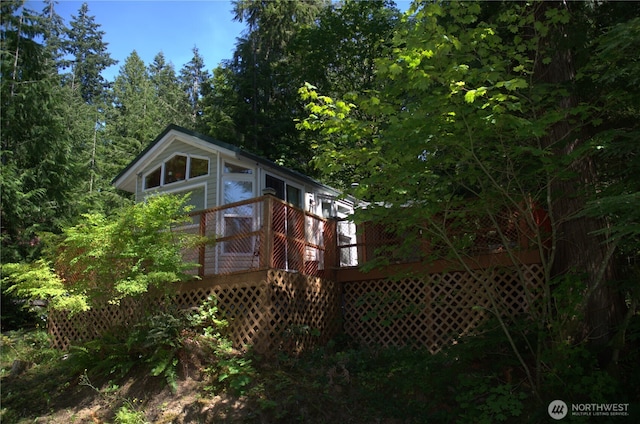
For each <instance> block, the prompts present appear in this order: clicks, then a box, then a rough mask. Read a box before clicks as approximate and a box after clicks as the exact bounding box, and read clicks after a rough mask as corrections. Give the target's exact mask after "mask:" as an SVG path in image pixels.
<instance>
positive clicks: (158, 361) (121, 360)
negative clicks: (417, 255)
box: [2, 300, 639, 424]
mask: <svg viewBox="0 0 640 424" xmlns="http://www.w3.org/2000/svg"><path fill="white" fill-rule="evenodd" d="M218 317H219V313H218V310H217V307H216V304H215V301H213V300H210V301H209V302H207V303H206V305H204V306H203V307H201V308H199V309H197V310H192V311H187V312H184V311H169V310H165V311H164V312H162V313H157V314H154V315H151V316H149V317H148V318H147V319H146V320H144V321H142V322H140V324H138V325H137V326H135V327H134V329H133V331H129V332H128V333H126V332H121V334H118V333H112V334H110V335H109V336H108V337H105V338H102V339H100V340H96V341H93V342H90V343H87V344H85V345H83V346H78V347H76V348H75V349H73V350H72V351H71V352H70V353H68V354H65V353H64V352H60V351H56V350H53V349H49V348H48V339H47V337H46V334H45V333H44V332H33V333H24V332H22V333H20V332H18V333H10V334H5V335H3V336H2V378H3V381H2V383H3V391H2V422H8V423H10V422H16V423H26V422H33V420H34V419H35V418H36V417H38V416H46V415H50V414H52V413H53V412H52V411H55V408H56V407H57V406H56V398H62V397H64V396H66V394H67V393H68V392H69V390H72V389H74V387H75V388H78V387H85V388H89V393H93V395H94V396H96V397H97V398H98V399H101V400H102V401H103V404H105V405H111V409H110V411H109V412H105V415H104V417H106V418H107V422H113V423H146V422H156V421H154V420H153V419H152V418H151V417H152V416H153V417H156V418H157V416H158V415H157V412H158V411H157V409H158V406H157V405H156V406H153V407H152V405H153V402H152V400H153V399H151V398H145V399H138V398H135V397H132V396H131V395H129V394H127V392H123V390H122V389H123V381H124V379H125V378H127V377H129V378H130V377H131V376H132V375H133V376H135V378H141V376H142V377H144V376H148V377H149V378H153V379H155V380H154V381H156V382H161V383H162V384H164V385H165V386H168V387H171V388H172V390H174V391H175V390H176V388H179V387H180V384H182V383H183V382H184V381H185V380H186V379H187V378H192V377H194V376H196V379H197V381H198V383H199V384H198V385H197V390H198V393H197V395H196V396H195V399H196V401H195V402H196V404H195V405H196V406H197V405H200V404H202V405H204V404H205V403H206V402H209V401H211V400H213V399H221V400H220V402H223V401H224V402H225V405H223V406H224V408H226V410H229V408H231V409H234V408H235V409H236V414H235V415H229V414H226V415H225V414H221V415H216V416H215V419H214V418H212V416H211V415H209V416H204V415H203V416H200V417H199V416H198V415H197V413H198V412H197V410H199V409H198V408H195V406H193V405H194V404H193V402H194V401H193V400H192V401H191V402H192V404H191V408H194V409H193V410H194V411H196V412H194V414H196V415H190V416H189V417H188V418H189V419H194V420H196V421H198V420H200V422H212V420H213V421H214V422H246V423H258V422H260V423H279V422H306V423H334V422H341V423H355V424H364V423H371V422H380V423H399V422H401V423H423V422H434V423H466V422H476V423H503V422H504V423H511V422H531V423H538V422H540V423H542V422H547V421H548V419H549V416H548V414H547V411H546V407H547V405H548V402H549V401H550V400H552V399H555V398H561V399H565V400H566V401H567V402H632V403H633V402H637V400H638V391H637V387H635V388H634V387H633V384H634V383H635V382H637V381H638V377H639V376H638V370H637V367H634V365H633V362H634V360H635V359H637V353H634V351H629V352H628V355H625V356H624V357H623V358H621V359H622V360H621V361H620V366H621V369H622V370H623V371H624V372H625V375H624V376H622V377H619V378H615V375H612V373H610V372H607V371H606V370H602V369H599V367H598V365H597V360H596V355H595V354H594V353H593V352H590V351H589V350H587V349H586V348H585V347H584V346H582V345H574V346H570V345H566V346H553V350H551V349H549V351H548V352H545V353H544V358H543V363H544V364H545V366H546V371H545V373H544V375H543V388H544V390H545V393H544V396H545V397H544V398H543V399H542V400H539V399H537V397H536V396H535V395H534V393H533V391H532V388H531V387H529V386H528V384H527V379H526V377H525V375H524V373H523V372H522V370H521V369H520V368H519V365H520V364H519V362H518V361H517V360H515V359H514V358H513V355H510V351H509V349H510V346H509V345H508V343H506V341H505V340H504V338H503V337H502V336H501V333H500V331H499V329H498V328H497V327H496V326H492V323H487V325H485V326H484V327H483V328H480V329H478V331H477V332H476V334H475V335H474V336H473V337H467V338H464V339H459V340H457V341H456V343H454V344H452V345H451V346H449V347H447V348H446V349H443V350H442V351H440V352H437V353H431V352H428V351H426V350H422V349H417V348H412V347H404V348H388V349H375V348H366V347H363V346H357V345H355V344H354V343H353V342H351V341H349V340H347V339H340V340H335V341H332V342H330V343H329V344H327V345H326V346H323V347H320V348H317V349H315V350H314V351H312V352H308V353H305V354H302V355H299V356H292V355H287V354H285V353H281V354H279V355H277V356H275V357H270V358H263V357H259V356H257V355H255V354H252V353H251V352H248V353H247V352H239V351H236V350H234V349H233V348H232V347H231V344H230V342H229V341H228V339H226V338H225V337H224V332H225V329H226V322H225V321H224V320H221V319H219V318H218ZM514 326H517V323H514ZM514 328H516V327H514ZM525 336H526V333H524V332H523V333H522V334H521V336H520V337H521V338H524V337H525ZM515 342H516V343H524V341H523V340H519V339H516V340H515ZM532 356H533V355H532V354H529V355H528V356H527V358H526V359H527V360H529V361H532V360H533V357H532ZM16 358H21V360H24V361H25V362H26V363H28V367H27V369H26V370H25V371H23V372H22V373H21V374H20V375H19V376H17V377H16V376H12V371H11V368H12V365H13V363H14V361H15V359H16ZM142 393H146V392H145V391H144V390H143V391H142ZM148 393H150V394H149V396H150V397H152V396H153V395H152V394H151V393H153V392H152V391H151V390H149V391H148ZM181 395H183V393H181ZM221 396H222V397H221ZM547 398H548V399H547ZM34 401H35V402H37V405H40V406H41V407H40V406H39V407H33V406H32V405H33V404H34V403H33V402H34ZM198 402H199V403H198ZM152 408H155V409H156V410H155V413H156V415H153V414H152V412H153V411H152V410H151V409H152ZM185 408H188V407H187V406H185ZM200 409H203V408H200ZM104 417H103V418H104ZM221 417H222V418H221ZM224 417H226V418H224ZM176 419H177V418H176ZM184 419H185V420H186V419H187V417H185V418H184ZM21 420H22V421H21ZM574 421H575V420H574ZM601 421H602V422H603V423H605V422H607V421H606V420H604V419H603V420H601ZM171 422H187V421H171Z"/></svg>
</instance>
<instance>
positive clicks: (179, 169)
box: [164, 155, 187, 184]
mask: <svg viewBox="0 0 640 424" xmlns="http://www.w3.org/2000/svg"><path fill="white" fill-rule="evenodd" d="M186 177H187V157H186V156H182V155H176V156H174V157H172V158H171V159H169V160H168V161H166V162H165V163H164V183H165V184H170V183H175V182H176V181H183V180H184V179H185V178H186Z"/></svg>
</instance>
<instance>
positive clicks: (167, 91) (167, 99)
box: [149, 52, 190, 126]
mask: <svg viewBox="0 0 640 424" xmlns="http://www.w3.org/2000/svg"><path fill="white" fill-rule="evenodd" d="M149 77H150V79H151V83H152V85H153V88H154V90H155V93H156V102H157V105H158V108H159V117H160V120H161V123H162V124H161V125H163V126H166V125H169V124H176V125H180V126H187V125H188V124H189V122H190V120H189V103H188V98H187V94H186V93H185V92H184V91H183V90H182V88H181V87H180V82H179V80H178V77H177V76H176V71H175V68H174V66H173V63H171V62H169V63H167V62H166V59H165V57H164V54H163V53H162V52H160V53H158V54H157V55H156V56H155V57H154V59H153V63H152V64H151V65H149Z"/></svg>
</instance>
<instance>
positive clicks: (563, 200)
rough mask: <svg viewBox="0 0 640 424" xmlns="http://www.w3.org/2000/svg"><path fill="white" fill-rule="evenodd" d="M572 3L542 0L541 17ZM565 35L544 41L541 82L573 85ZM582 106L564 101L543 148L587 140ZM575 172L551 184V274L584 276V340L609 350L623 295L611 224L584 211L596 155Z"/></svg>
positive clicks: (562, 152) (538, 71)
mask: <svg viewBox="0 0 640 424" xmlns="http://www.w3.org/2000/svg"><path fill="white" fill-rule="evenodd" d="M568 6H569V5H568V4H567V3H564V2H562V3H555V2H554V3H549V2H541V4H538V5H537V10H536V18H537V19H540V20H544V16H545V12H546V11H547V10H548V9H550V8H565V7H568ZM567 35H569V36H570V35H571V34H566V31H565V28H562V27H561V26H559V27H556V28H552V29H551V30H550V31H549V33H548V36H547V37H546V38H545V39H543V41H542V43H544V44H546V45H545V47H548V48H549V50H550V51H554V54H553V57H552V60H551V62H550V63H549V64H546V65H545V64H543V63H542V61H540V60H538V62H537V64H536V67H535V75H536V78H537V81H536V83H541V84H551V85H555V86H560V85H563V86H564V87H565V88H568V89H569V90H570V89H571V88H570V84H571V83H572V82H573V80H574V79H575V69H574V63H573V57H572V54H571V51H569V50H568V49H566V48H563V47H559V46H557V45H554V42H555V40H562V39H563V38H564V37H566V36H567ZM577 105H578V99H577V97H576V95H575V94H570V95H569V96H568V97H565V98H563V99H562V100H560V102H559V104H558V105H557V107H558V110H564V111H566V118H565V119H562V120H560V121H558V122H557V123H555V124H553V125H552V127H551V128H550V130H549V132H548V133H547V135H546V136H545V137H543V139H542V147H544V148H551V149H552V151H553V152H554V153H555V154H556V155H559V156H566V155H573V154H575V152H576V151H577V150H578V149H579V148H581V147H583V145H584V143H585V142H586V141H587V140H588V138H589V137H588V136H589V135H588V134H586V133H585V132H584V131H575V130H574V128H573V127H572V125H573V124H572V123H571V122H570V121H569V117H570V114H569V112H570V110H571V109H572V108H574V107H575V106H577ZM568 168H569V169H568V170H569V171H570V172H571V176H570V177H568V178H557V177H556V178H554V180H553V181H552V183H551V204H550V205H549V208H550V215H551V216H552V217H553V220H554V222H555V225H556V231H557V239H556V250H555V256H554V259H553V267H552V270H551V271H552V275H554V276H561V275H566V274H574V275H578V276H580V277H582V278H584V281H585V299H584V302H583V306H584V311H583V312H584V319H583V326H582V334H578V335H577V336H580V337H581V338H582V339H584V338H586V339H587V340H588V341H589V342H590V344H591V345H592V346H595V347H597V348H604V347H605V346H606V345H607V344H608V343H609V342H610V341H611V340H612V338H613V337H614V335H615V332H616V329H617V327H618V324H619V323H620V322H621V320H622V317H623V316H624V301H623V300H624V299H623V298H622V296H621V295H620V293H619V291H618V290H616V288H615V287H614V286H612V285H611V284H610V283H611V282H613V281H615V279H616V268H615V266H614V261H613V255H612V253H613V250H614V249H613V247H612V246H610V245H609V243H608V242H607V240H606V239H605V237H604V236H602V235H594V232H596V231H600V230H602V229H605V228H606V227H607V222H606V221H605V220H604V219H603V218H592V217H586V216H582V215H580V212H581V211H582V210H583V209H584V207H585V204H586V200H587V198H588V197H589V196H590V195H591V194H593V193H595V190H596V186H597V182H598V174H597V170H596V164H595V163H594V161H593V158H592V157H590V156H589V155H588V154H580V155H578V156H576V158H575V159H574V160H573V161H572V162H571V163H570V164H569V166H568ZM602 354H603V355H602V357H601V358H600V359H601V361H602V362H608V360H609V358H608V355H609V354H608V353H607V352H605V351H604V350H603V351H602Z"/></svg>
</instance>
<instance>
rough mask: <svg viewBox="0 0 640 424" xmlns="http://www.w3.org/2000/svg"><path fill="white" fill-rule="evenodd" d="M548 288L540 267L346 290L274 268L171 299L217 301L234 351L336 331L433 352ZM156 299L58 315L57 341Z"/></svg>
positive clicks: (81, 337) (204, 284) (125, 319)
mask: <svg viewBox="0 0 640 424" xmlns="http://www.w3.org/2000/svg"><path fill="white" fill-rule="evenodd" d="M543 282H544V274H543V270H542V267H541V265H539V264H530V265H521V266H520V267H518V268H516V267H511V268H505V267H500V268H490V269H485V270H477V271H473V272H472V273H469V272H464V271H459V272H443V273H434V274H430V275H429V276H427V277H424V278H404V279H398V280H393V279H388V278H385V279H374V280H364V281H355V282H348V283H344V284H340V283H336V282H333V281H330V280H326V279H322V278H320V277H311V276H306V275H303V274H300V273H296V272H287V271H283V270H273V269H271V270H268V271H254V272H248V273H243V274H236V275H228V276H220V277H217V278H215V279H208V280H203V281H198V282H191V283H182V284H180V285H179V286H178V287H177V290H176V294H175V295H174V296H172V297H171V302H172V303H173V305H175V306H177V307H179V308H192V307H195V306H197V305H200V304H201V303H202V302H203V301H205V300H206V299H207V297H209V296H215V297H216V298H217V299H218V307H219V309H220V312H221V314H222V315H223V316H224V317H225V318H226V319H227V320H228V321H229V323H230V325H229V329H228V330H229V333H228V335H229V337H230V338H231V340H232V341H233V343H234V345H235V347H237V348H244V347H245V346H249V345H251V346H253V348H254V350H255V351H257V352H259V353H261V354H266V355H272V354H274V353H276V352H278V351H280V350H283V351H285V352H290V353H298V352H300V351H302V350H304V349H308V348H310V347H313V346H316V345H321V344H324V343H326V342H327V341H328V340H329V339H330V338H331V337H333V336H335V335H336V334H337V333H339V332H340V331H344V332H345V333H346V334H347V335H349V336H351V337H352V338H354V339H355V340H357V341H359V342H360V343H362V344H365V345H369V346H381V347H388V346H403V345H414V346H423V347H427V348H428V349H429V350H431V351H432V352H436V351H438V350H439V349H440V348H441V347H442V346H444V345H447V344H449V343H451V342H452V341H454V340H456V339H458V338H459V337H462V336H465V335H468V334H470V333H471V332H472V331H473V330H474V329H475V328H477V326H478V325H479V324H480V323H482V322H483V321H484V320H485V319H486V318H487V317H488V316H489V315H491V314H501V315H503V316H510V315H515V314H519V313H522V312H526V311H527V310H529V309H530V307H531V305H532V304H533V302H534V301H535V300H536V299H538V298H539V297H540V296H541V288H542V286H543ZM492 299H493V302H492ZM160 303H161V302H160V301H159V299H158V298H154V297H152V296H148V297H146V298H144V299H142V300H137V301H134V300H132V299H124V300H123V301H122V302H121V303H120V305H118V306H115V305H109V306H106V307H104V308H100V309H94V310H92V311H90V312H87V313H83V314H78V315H76V316H73V317H70V318H69V317H67V316H66V314H64V313H60V312H55V311H52V312H51V313H50V315H49V332H50V334H51V336H52V339H53V345H54V346H55V347H58V348H62V349H66V348H68V347H69V345H70V344H72V343H75V342H80V341H87V340H91V339H94V338H96V337H99V336H100V335H102V334H104V333H105V332H107V331H108V330H110V329H113V328H122V327H125V328H127V327H131V326H133V325H134V324H135V323H136V322H137V321H138V320H140V319H141V318H142V317H143V316H144V315H145V314H146V313H148V312H149V311H153V310H157V309H158V308H160V307H161V304H160Z"/></svg>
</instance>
